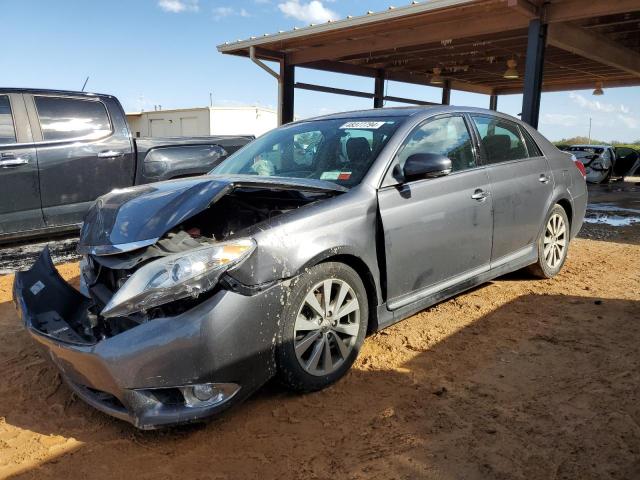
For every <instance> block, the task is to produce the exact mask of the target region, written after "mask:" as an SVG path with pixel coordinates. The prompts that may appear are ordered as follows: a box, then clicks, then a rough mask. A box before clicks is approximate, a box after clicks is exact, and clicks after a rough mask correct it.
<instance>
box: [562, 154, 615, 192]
mask: <svg viewBox="0 0 640 480" xmlns="http://www.w3.org/2000/svg"><path fill="white" fill-rule="evenodd" d="M565 151H567V152H571V153H572V154H573V155H575V157H576V159H578V160H580V161H581V162H582V164H583V165H584V167H585V170H586V172H587V182H589V183H606V182H608V181H609V179H610V178H611V176H612V175H613V173H614V168H615V163H616V153H615V151H614V149H613V147H611V146H609V145H571V146H569V147H567V148H566V150H565Z"/></svg>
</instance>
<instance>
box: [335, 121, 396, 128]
mask: <svg viewBox="0 0 640 480" xmlns="http://www.w3.org/2000/svg"><path fill="white" fill-rule="evenodd" d="M385 123H387V122H347V123H345V124H344V125H342V126H341V127H340V128H341V129H345V128H373V129H375V128H380V127H381V126H382V125H384V124H385Z"/></svg>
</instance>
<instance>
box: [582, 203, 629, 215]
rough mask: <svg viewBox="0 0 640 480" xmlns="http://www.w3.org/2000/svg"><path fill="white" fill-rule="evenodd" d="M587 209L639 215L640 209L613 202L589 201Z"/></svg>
mask: <svg viewBox="0 0 640 480" xmlns="http://www.w3.org/2000/svg"><path fill="white" fill-rule="evenodd" d="M587 211H591V212H620V213H635V214H636V215H640V209H636V208H626V207H619V206H618V205H615V204H613V203H589V204H587Z"/></svg>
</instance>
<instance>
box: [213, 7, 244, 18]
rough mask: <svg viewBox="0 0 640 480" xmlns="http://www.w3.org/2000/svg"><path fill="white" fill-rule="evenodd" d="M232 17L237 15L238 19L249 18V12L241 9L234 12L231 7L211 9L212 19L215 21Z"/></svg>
mask: <svg viewBox="0 0 640 480" xmlns="http://www.w3.org/2000/svg"><path fill="white" fill-rule="evenodd" d="M232 15H238V16H240V17H250V16H251V15H250V14H249V12H248V11H247V10H246V9H244V8H241V9H240V10H236V9H235V8H233V7H216V8H214V9H213V18H214V19H215V20H222V19H223V18H226V17H231V16H232Z"/></svg>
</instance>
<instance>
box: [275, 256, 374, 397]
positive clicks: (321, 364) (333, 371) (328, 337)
mask: <svg viewBox="0 0 640 480" xmlns="http://www.w3.org/2000/svg"><path fill="white" fill-rule="evenodd" d="M291 289H292V291H291V294H290V296H289V300H288V302H287V305H286V306H285V308H284V312H283V317H282V321H281V323H280V341H279V344H278V348H277V352H276V361H277V364H278V376H279V377H280V380H281V381H282V382H283V383H284V384H285V385H287V386H288V387H290V388H292V389H294V390H298V391H313V390H319V389H321V388H324V387H326V386H328V385H331V384H332V383H334V382H336V381H337V380H339V379H340V378H341V377H342V376H343V375H344V374H345V373H346V372H347V370H349V368H350V367H351V365H352V364H353V362H354V360H355V359H356V357H357V356H358V352H359V350H360V347H361V346H362V343H363V342H364V338H365V335H366V332H367V320H368V317H369V309H368V303H367V293H366V290H365V288H364V284H363V282H362V279H361V278H360V276H359V275H358V274H357V273H356V272H355V270H353V269H352V268H351V267H349V266H347V265H345V264H342V263H336V262H327V263H321V264H319V265H316V266H315V267H312V268H311V269H309V270H308V271H307V272H306V273H304V274H303V275H301V276H300V277H298V278H297V279H296V280H295V281H294V283H293V284H292V287H291Z"/></svg>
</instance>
